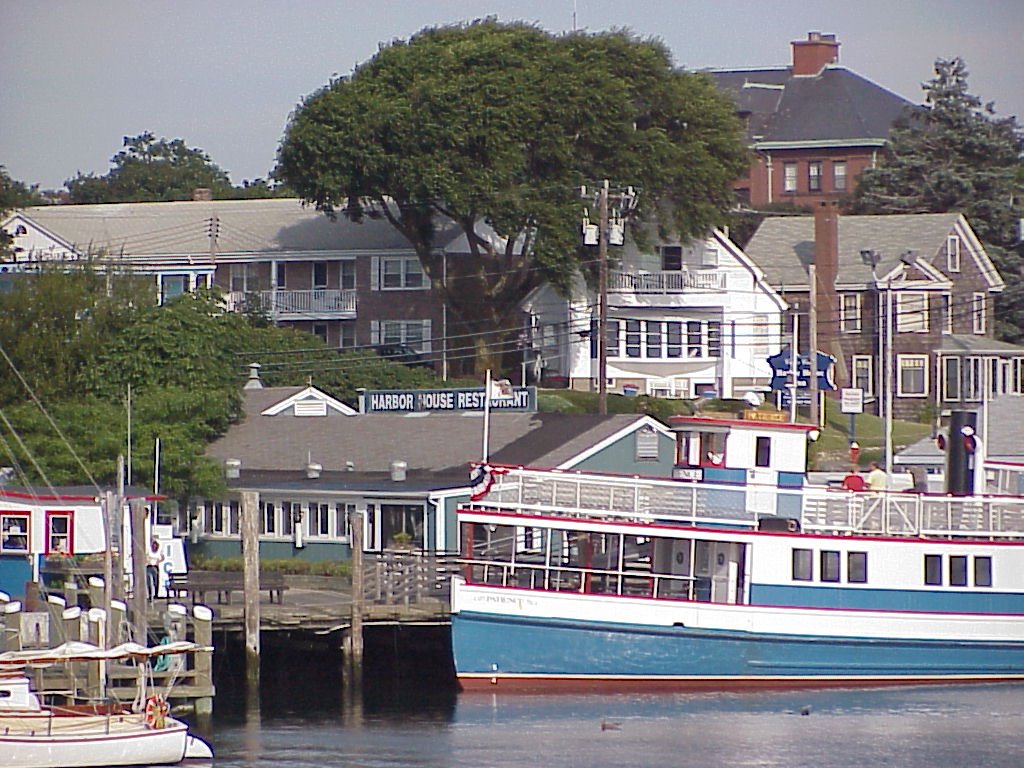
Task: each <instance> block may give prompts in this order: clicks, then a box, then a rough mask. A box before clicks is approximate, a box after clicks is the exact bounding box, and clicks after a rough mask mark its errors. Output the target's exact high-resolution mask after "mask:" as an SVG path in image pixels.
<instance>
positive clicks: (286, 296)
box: [228, 288, 356, 317]
mask: <svg viewBox="0 0 1024 768" xmlns="http://www.w3.org/2000/svg"><path fill="white" fill-rule="evenodd" d="M228 308H229V309H230V310H231V311H233V312H240V311H262V312H266V313H267V314H269V315H272V316H273V315H288V314H303V315H325V314H340V315H350V316H352V317H355V314H356V291H355V290H354V289H344V290H342V289H336V288H318V289H314V290H307V291H284V290H278V291H250V292H247V293H243V292H240V291H232V292H231V293H230V294H228Z"/></svg>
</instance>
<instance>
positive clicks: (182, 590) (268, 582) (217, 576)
mask: <svg viewBox="0 0 1024 768" xmlns="http://www.w3.org/2000/svg"><path fill="white" fill-rule="evenodd" d="M286 589H288V585H287V584H285V581H284V574H283V573H281V572H280V571H260V591H266V592H267V593H269V595H270V602H271V603H273V602H274V598H275V597H276V598H277V602H278V603H281V602H282V601H283V593H284V591H285V590H286ZM244 590H245V585H244V577H243V575H242V573H241V571H189V572H188V573H172V574H169V581H168V584H167V597H168V599H170V598H171V597H172V596H173V597H180V596H182V595H185V596H188V597H191V598H192V604H193V605H195V604H196V603H197V602H200V603H205V602H206V593H207V592H216V593H217V602H218V603H227V604H228V605H230V604H231V593H232V592H243V591H244Z"/></svg>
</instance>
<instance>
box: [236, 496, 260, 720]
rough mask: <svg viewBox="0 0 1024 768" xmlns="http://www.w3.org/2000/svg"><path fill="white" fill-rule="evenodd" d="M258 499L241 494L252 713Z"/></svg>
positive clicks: (256, 667) (255, 698)
mask: <svg viewBox="0 0 1024 768" xmlns="http://www.w3.org/2000/svg"><path fill="white" fill-rule="evenodd" d="M259 510H260V495H259V493H257V492H256V491H242V509H241V518H242V519H241V521H240V522H241V528H242V585H243V588H244V591H245V686H246V701H247V702H248V707H249V708H250V709H251V708H253V707H254V706H255V708H257V709H258V708H259V700H260V538H259V530H260V529H259Z"/></svg>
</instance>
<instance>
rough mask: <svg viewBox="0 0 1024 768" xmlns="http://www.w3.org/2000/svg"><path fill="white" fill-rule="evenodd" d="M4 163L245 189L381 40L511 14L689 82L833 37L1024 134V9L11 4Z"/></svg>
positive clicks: (229, 0) (906, 1)
mask: <svg viewBox="0 0 1024 768" xmlns="http://www.w3.org/2000/svg"><path fill="white" fill-rule="evenodd" d="M0 8H2V9H3V16H2V18H3V23H2V24H0V99H2V104H3V110H2V113H0V165H3V166H5V167H6V169H7V172H8V173H9V174H10V175H11V177H12V178H14V179H17V180H19V181H23V182H25V183H26V184H38V185H39V186H40V187H41V188H42V189H59V188H61V187H62V186H63V185H64V182H65V181H66V180H67V179H70V178H73V177H74V176H75V175H76V174H77V173H79V172H81V173H86V174H88V173H95V174H97V175H103V174H105V173H107V172H108V171H109V170H110V158H111V157H113V156H114V155H115V154H116V153H117V152H118V151H120V149H121V146H122V139H123V137H125V136H137V135H139V134H141V133H143V132H145V131H151V132H153V133H154V134H156V135H157V136H158V137H166V138H168V139H177V138H180V139H183V140H184V141H185V142H186V143H187V144H188V145H189V146H191V147H196V148H199V149H202V150H203V151H205V152H206V153H207V154H208V155H209V156H210V158H211V159H212V160H213V162H214V163H216V164H217V165H218V166H220V167H221V168H222V169H224V170H225V171H227V172H228V174H229V175H230V177H231V181H232V182H233V183H234V184H241V183H242V181H243V180H245V179H249V180H252V179H256V178H266V177H267V176H268V175H269V172H270V170H271V169H272V168H273V166H274V160H275V156H276V152H277V147H278V145H279V143H280V141H281V138H282V136H283V133H284V129H285V126H286V124H287V121H288V116H289V114H290V113H291V112H292V110H293V109H294V108H295V107H296V106H297V104H298V103H299V102H300V101H301V99H302V98H303V97H304V96H306V95H308V94H310V93H312V92H313V91H316V90H317V89H319V88H320V87H322V86H323V85H325V84H327V83H328V82H329V81H330V80H331V78H332V77H334V76H336V75H344V74H347V73H349V72H351V71H352V69H353V67H354V66H356V65H357V64H360V63H362V62H365V61H367V60H368V59H370V58H372V57H373V55H374V54H375V53H376V52H377V50H378V48H379V47H380V46H381V45H382V44H387V43H389V42H391V41H392V40H396V39H400V40H404V39H407V38H408V37H409V36H410V35H412V34H414V33H416V32H417V31H419V30H421V29H423V28H424V27H428V26H440V25H448V24H455V23H459V22H465V21H471V20H473V19H479V18H484V17H488V16H495V17H497V18H498V19H499V20H501V21H528V22H531V23H536V24H538V25H539V26H540V27H542V28H544V29H546V30H548V31H550V32H553V33H561V32H565V31H569V30H571V29H573V28H574V26H575V28H576V29H580V30H586V31H591V32H598V31H605V30H609V29H622V28H626V29H629V30H631V31H632V32H634V33H636V34H637V35H639V36H641V37H654V38H658V39H660V40H661V41H662V42H664V43H665V44H666V45H667V46H668V48H669V50H670V51H671V52H672V55H673V57H674V60H675V63H676V65H678V66H681V67H685V68H687V69H702V68H709V67H710V68H716V67H717V68H730V69H733V68H736V69H738V68H744V67H760V66H781V65H786V64H788V63H789V62H790V45H789V44H790V42H791V41H793V40H799V39H806V37H807V33H808V32H810V31H819V32H824V33H834V34H835V35H836V36H837V38H838V40H839V41H840V43H841V48H840V54H839V62H840V64H841V65H843V66H846V67H848V68H849V69H851V70H853V71H855V72H857V73H859V74H860V75H862V76H864V77H867V78H868V79H870V80H872V81H874V82H876V83H878V84H879V85H882V86H883V87H885V88H888V89H889V90H891V91H893V92H895V93H897V94H899V95H901V96H903V97H905V98H907V99H909V100H911V101H914V102H921V101H923V92H922V90H921V84H922V83H924V82H926V81H927V80H929V79H930V78H931V77H932V76H933V65H934V62H935V60H936V59H937V58H940V57H941V58H952V57H955V56H959V57H961V58H963V59H964V60H965V61H966V63H967V67H968V70H969V72H970V77H969V80H968V84H969V88H970V91H971V92H972V93H974V94H975V95H977V96H979V97H980V98H981V99H982V100H983V101H994V102H995V105H996V111H997V113H998V114H1000V115H1002V116H1009V115H1016V116H1018V118H1020V120H1021V122H1024V2H1022V0H970V1H968V0H884V1H883V0H843V1H842V2H837V1H836V0H816V1H814V2H809V1H806V0H774V1H772V0H761V1H755V0H702V1H698V0H637V1H636V2H632V3H630V2H623V1H622V0H575V1H574V0H518V2H516V1H513V0H376V1H374V0H360V1H359V2H352V1H350V0H335V1H334V2H328V1H327V0H250V1H249V2H242V0H216V1H215V2H210V0H175V1H174V2H169V1H167V0H147V2H128V1H127V0H87V1H86V2H82V0H71V1H64V2H60V1H52V2H51V1H48V0H3V2H2V3H0Z"/></svg>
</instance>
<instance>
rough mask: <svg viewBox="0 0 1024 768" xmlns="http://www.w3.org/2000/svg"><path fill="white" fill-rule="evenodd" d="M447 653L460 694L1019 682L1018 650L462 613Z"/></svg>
mask: <svg viewBox="0 0 1024 768" xmlns="http://www.w3.org/2000/svg"><path fill="white" fill-rule="evenodd" d="M452 647H453V651H454V656H455V666H456V671H457V673H458V675H459V679H460V682H461V683H462V684H463V686H464V687H473V684H474V682H477V681H479V682H480V683H481V684H485V685H503V686H506V687H515V686H516V685H520V686H524V685H525V686H526V687H533V688H538V687H544V686H545V684H550V685H551V686H552V687H556V686H557V685H558V684H559V682H560V681H562V682H564V681H567V680H576V681H577V682H579V681H591V682H594V683H599V682H601V681H613V680H614V681H617V682H619V683H622V682H633V683H635V684H636V685H637V687H643V685H642V683H645V682H648V683H659V682H660V683H672V682H674V683H676V684H677V687H679V688H686V687H708V686H707V685H703V684H701V683H702V682H703V683H707V682H710V681H718V682H719V683H721V687H723V688H734V687H735V688H742V687H756V686H758V685H759V684H762V683H768V682H771V683H774V684H778V685H781V686H785V685H786V684H787V683H789V684H792V685H793V686H794V687H796V686H801V685H805V684H808V683H811V684H828V683H829V682H832V684H837V685H845V684H883V683H884V684H893V683H908V684H909V683H918V682H942V681H950V682H953V681H956V682H962V681H965V680H1011V679H1017V678H1021V677H1024V644H1021V643H1005V642H1001V643H1000V642H979V641H972V642H963V641H956V642H953V641H934V640H933V641H925V640H921V641H915V640H883V639H873V638H836V637H821V636H793V635H766V634H751V633H744V632H728V631H706V630H695V629H690V628H686V627H651V626H640V625H630V624H610V623H605V624H598V623H593V622H572V621H560V620H552V619H522V618H513V617H507V616H495V615H489V614H481V613H469V612H464V613H459V614H456V615H453V616H452ZM467 683H469V685H468V686H467Z"/></svg>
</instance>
